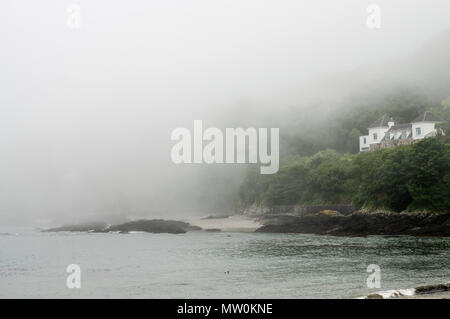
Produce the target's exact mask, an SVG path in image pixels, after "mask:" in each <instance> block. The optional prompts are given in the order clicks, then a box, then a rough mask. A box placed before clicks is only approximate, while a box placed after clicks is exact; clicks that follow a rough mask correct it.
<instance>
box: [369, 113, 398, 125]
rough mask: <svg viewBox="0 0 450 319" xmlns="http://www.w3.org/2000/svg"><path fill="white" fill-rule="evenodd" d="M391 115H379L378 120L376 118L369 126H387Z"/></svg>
mask: <svg viewBox="0 0 450 319" xmlns="http://www.w3.org/2000/svg"><path fill="white" fill-rule="evenodd" d="M391 121H393V120H392V117H389V116H388V115H387V114H384V115H383V116H382V117H380V118H379V119H378V120H376V121H375V122H373V123H372V124H371V125H370V126H369V128H374V127H388V126H389V125H388V122H391Z"/></svg>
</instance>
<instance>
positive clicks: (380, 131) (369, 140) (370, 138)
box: [359, 127, 389, 152]
mask: <svg viewBox="0 0 450 319" xmlns="http://www.w3.org/2000/svg"><path fill="white" fill-rule="evenodd" d="M388 130H389V127H375V128H369V135H364V136H360V137H359V151H360V152H362V151H366V150H368V149H367V148H370V145H371V144H378V143H380V142H381V140H382V139H383V137H384V135H385V134H386V132H387V131H388ZM374 134H376V135H377V139H375V138H374ZM364 138H365V139H366V143H364Z"/></svg>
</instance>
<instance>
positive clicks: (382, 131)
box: [369, 127, 389, 144]
mask: <svg viewBox="0 0 450 319" xmlns="http://www.w3.org/2000/svg"><path fill="white" fill-rule="evenodd" d="M388 130H389V127H375V128H369V144H378V143H380V142H381V140H382V139H383V137H384V135H385V134H386V132H387V131H388ZM374 134H376V135H377V139H375V138H374Z"/></svg>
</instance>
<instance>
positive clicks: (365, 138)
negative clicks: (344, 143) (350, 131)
mask: <svg viewBox="0 0 450 319" xmlns="http://www.w3.org/2000/svg"><path fill="white" fill-rule="evenodd" d="M364 141H365V143H364ZM368 141H369V135H365V136H360V137H359V151H360V152H364V151H368V150H369V149H370V144H369V143H368Z"/></svg>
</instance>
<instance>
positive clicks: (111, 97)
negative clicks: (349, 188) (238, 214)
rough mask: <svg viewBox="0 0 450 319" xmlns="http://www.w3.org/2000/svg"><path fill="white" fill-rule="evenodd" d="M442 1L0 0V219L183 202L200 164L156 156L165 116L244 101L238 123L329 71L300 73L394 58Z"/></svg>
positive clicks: (209, 113)
mask: <svg viewBox="0 0 450 319" xmlns="http://www.w3.org/2000/svg"><path fill="white" fill-rule="evenodd" d="M372 2H375V3H377V4H378V5H379V6H380V7H381V10H382V20H381V28H380V29H377V30H370V29H368V28H367V26H366V18H367V15H368V14H367V13H366V8H367V6H368V5H369V4H370V3H372ZM73 3H75V4H78V5H79V6H80V8H81V28H79V29H71V28H69V27H68V25H67V18H68V13H67V7H68V5H70V4H73ZM449 13H450V1H448V0H433V1H425V0H383V1H381V0H379V1H361V0H341V1H332V0H328V1H324V0H315V1H300V0H295V1H294V0H292V1H288V0H277V1H275V0H271V1H262V0H183V1H181V0H178V1H173V0H165V1H154V0H152V1H143V0H139V1H138V0H132V1H125V0H122V1H117V0H77V1H61V0H53V1H49V0H40V1H33V0H28V1H22V0H2V1H1V3H0V41H1V50H0V84H1V90H0V223H3V224H4V223H26V224H36V225H40V224H47V223H52V222H55V221H58V222H60V221H74V220H75V221H78V220H82V219H83V218H95V217H97V216H101V215H127V216H135V215H138V216H147V217H151V216H161V215H164V214H169V213H172V212H183V211H186V214H187V213H192V212H195V207H196V205H195V202H196V201H197V200H198V198H201V196H199V194H198V192H201V188H199V185H198V184H199V181H200V179H198V174H204V172H203V171H202V168H201V167H200V168H199V167H195V168H192V167H187V166H176V165H174V164H173V163H172V162H171V161H170V148H171V147H172V145H173V142H172V141H171V140H170V132H171V131H172V130H173V129H174V128H176V127H182V126H187V127H189V128H191V127H192V123H193V120H194V119H201V120H203V121H205V122H206V123H213V124H214V125H222V124H224V125H226V123H223V121H225V120H228V119H230V118H231V119H234V118H235V119H236V120H237V121H239V115H240V114H241V113H240V112H245V107H244V108H243V109H242V107H243V105H244V106H245V105H246V104H251V105H252V107H253V108H252V110H251V111H249V112H253V113H254V114H246V115H247V116H246V117H245V118H246V119H247V120H246V121H247V122H248V123H242V125H244V126H247V127H250V126H254V125H256V124H255V123H257V120H256V119H260V118H264V117H265V116H269V115H270V114H271V113H276V112H277V110H278V109H281V108H284V107H287V106H293V105H294V106H295V105H303V103H302V101H303V99H306V96H308V97H310V98H313V99H314V98H316V97H317V98H322V97H323V95H326V94H327V92H332V90H333V85H334V84H333V82H332V81H327V85H329V90H328V89H327V88H322V90H321V91H320V92H318V91H315V90H311V89H310V88H311V86H310V83H311V82H312V81H315V82H317V81H318V82H319V83H320V79H322V78H328V79H329V78H330V77H331V78H332V76H333V75H334V74H345V73H346V72H349V73H351V72H354V71H355V70H358V69H359V68H361V67H364V66H367V67H368V70H372V69H371V68H370V67H371V66H377V65H381V64H382V63H384V62H385V61H391V60H394V59H403V58H404V57H409V56H411V55H412V54H414V53H415V52H417V51H418V50H419V49H420V48H421V47H422V46H423V45H424V43H426V41H428V40H429V39H430V38H432V37H433V36H435V35H436V34H439V33H440V32H443V31H448V30H449V29H450V19H449V18H448V17H449ZM374 69H376V70H377V71H378V72H380V69H379V68H377V67H375V68H374ZM336 85H338V83H336ZM315 87H317V86H315ZM248 119H250V120H248ZM252 119H255V121H252ZM244 122H245V121H244ZM208 169H209V168H206V170H208ZM200 195H201V194H200Z"/></svg>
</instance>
